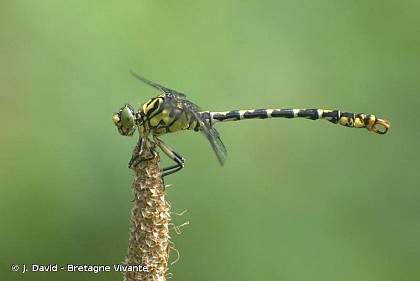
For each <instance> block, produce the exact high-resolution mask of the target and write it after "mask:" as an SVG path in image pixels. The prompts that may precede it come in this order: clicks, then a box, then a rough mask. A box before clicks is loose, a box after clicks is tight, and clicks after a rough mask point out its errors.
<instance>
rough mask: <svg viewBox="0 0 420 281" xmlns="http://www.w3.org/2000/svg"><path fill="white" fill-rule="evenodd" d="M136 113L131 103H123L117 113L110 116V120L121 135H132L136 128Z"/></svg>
mask: <svg viewBox="0 0 420 281" xmlns="http://www.w3.org/2000/svg"><path fill="white" fill-rule="evenodd" d="M135 116H136V114H135V112H134V109H133V107H132V106H131V105H129V104H125V105H124V106H123V107H121V109H120V111H119V112H118V113H115V114H114V115H113V116H112V121H113V122H114V124H115V126H117V128H118V132H119V133H120V134H121V135H123V136H132V135H133V134H134V131H135V130H136V120H135V119H136V118H135Z"/></svg>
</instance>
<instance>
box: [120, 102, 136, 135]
mask: <svg viewBox="0 0 420 281" xmlns="http://www.w3.org/2000/svg"><path fill="white" fill-rule="evenodd" d="M134 115H135V113H134V109H133V108H132V107H131V105H129V104H126V105H125V106H124V107H123V109H122V110H121V112H120V118H121V124H122V125H123V127H124V128H126V129H131V128H132V127H134V125H135V121H134V119H135V118H134Z"/></svg>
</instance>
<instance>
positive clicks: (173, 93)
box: [130, 71, 188, 100]
mask: <svg viewBox="0 0 420 281" xmlns="http://www.w3.org/2000/svg"><path fill="white" fill-rule="evenodd" d="M130 73H131V75H133V76H134V77H136V78H137V79H139V80H140V81H142V82H143V83H145V84H147V85H149V86H152V87H153V88H156V89H158V90H160V91H162V92H164V93H165V94H168V95H169V96H171V97H176V98H178V99H181V100H188V99H187V96H186V95H184V94H182V93H179V92H177V91H175V90H171V89H168V88H166V87H164V86H162V85H159V84H158V83H155V82H153V81H150V80H149V79H147V78H145V77H143V76H141V75H139V74H137V73H135V72H133V71H130Z"/></svg>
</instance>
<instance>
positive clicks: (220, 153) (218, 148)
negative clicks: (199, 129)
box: [203, 122, 227, 166]
mask: <svg viewBox="0 0 420 281" xmlns="http://www.w3.org/2000/svg"><path fill="white" fill-rule="evenodd" d="M204 124H205V126H204V131H203V133H204V135H205V136H206V138H207V139H208V140H209V142H210V145H211V148H213V151H214V153H215V154H216V156H217V159H218V160H219V163H220V165H222V166H223V165H224V164H225V162H226V158H227V150H226V147H225V145H224V144H223V142H222V140H221V139H220V135H219V133H218V132H217V131H216V129H215V128H213V127H211V126H210V125H209V124H207V123H206V122H205V123H204Z"/></svg>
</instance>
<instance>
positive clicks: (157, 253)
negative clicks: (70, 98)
mask: <svg viewBox="0 0 420 281" xmlns="http://www.w3.org/2000/svg"><path fill="white" fill-rule="evenodd" d="M138 146H139V144H137V146H136V148H135V149H134V151H133V155H136V154H137V153H138ZM144 154H150V153H149V152H148V151H147V149H144V150H143V152H142V153H141V155H139V157H141V158H140V159H144V158H147V157H150V155H144ZM132 169H133V171H134V182H133V194H134V206H133V209H132V210H131V227H130V239H129V245H128V251H127V256H126V258H125V264H126V265H141V266H147V268H148V271H147V272H141V271H126V272H125V273H124V280H126V281H132V280H166V276H165V274H166V272H167V271H168V258H169V250H170V248H169V246H170V245H169V243H170V240H169V239H170V237H169V228H168V224H169V221H170V220H171V217H170V204H169V203H168V202H167V201H166V200H165V191H164V182H163V179H162V176H161V169H160V158H159V155H157V152H156V156H155V157H154V158H153V159H151V160H147V161H141V162H140V163H139V164H138V165H136V166H134V167H132Z"/></svg>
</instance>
